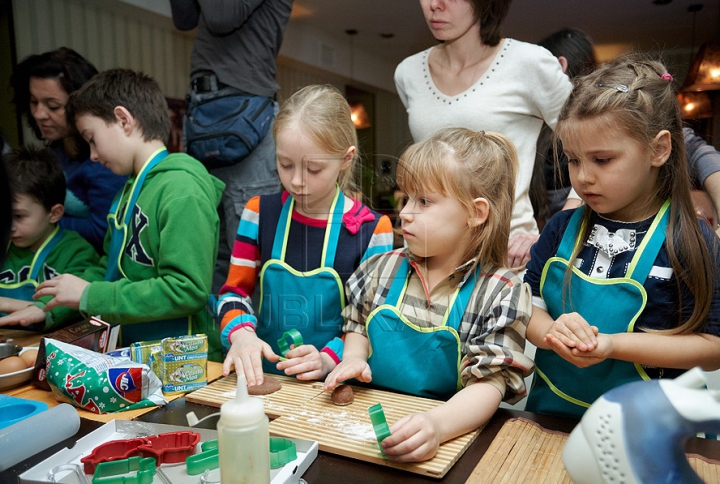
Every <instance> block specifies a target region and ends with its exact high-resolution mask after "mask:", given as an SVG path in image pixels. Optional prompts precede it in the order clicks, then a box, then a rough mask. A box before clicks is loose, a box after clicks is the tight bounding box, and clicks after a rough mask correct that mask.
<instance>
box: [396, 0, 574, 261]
mask: <svg viewBox="0 0 720 484" xmlns="http://www.w3.org/2000/svg"><path fill="white" fill-rule="evenodd" d="M510 2H511V0H420V5H421V7H422V9H423V13H424V14H425V20H426V22H427V24H428V27H429V28H430V31H431V32H432V33H433V35H434V36H435V38H436V39H437V40H439V41H440V42H441V43H440V44H439V45H436V46H434V47H431V48H430V49H427V50H425V51H423V52H420V53H418V54H415V55H413V56H410V57H408V58H407V59H405V60H403V61H402V62H401V63H400V64H399V65H398V67H397V69H396V70H395V85H396V87H397V91H398V94H399V95H400V99H401V100H402V102H403V104H404V105H405V108H406V109H407V112H408V117H409V125H410V132H411V133H412V136H413V139H414V140H415V142H418V141H421V140H424V139H426V138H429V137H430V136H431V135H432V134H433V133H434V132H435V131H437V130H438V129H440V128H445V127H465V128H469V129H473V130H476V131H495V132H499V133H502V134H504V135H506V136H508V137H509V138H510V139H511V140H512V141H513V143H515V146H516V147H517V151H518V157H519V161H520V166H519V171H518V178H517V181H516V186H515V204H514V206H513V215H512V222H511V232H510V240H509V243H508V247H509V257H508V266H509V267H520V266H522V265H524V264H525V263H526V262H527V261H528V260H529V258H530V246H531V245H532V244H533V243H534V242H535V241H536V240H537V237H538V235H537V234H538V229H537V225H536V223H535V219H534V218H533V210H532V205H531V204H530V199H529V197H528V189H529V186H530V178H531V176H532V171H533V163H534V160H535V146H536V142H537V138H538V134H539V133H540V128H541V127H542V124H543V121H544V122H545V123H547V124H548V125H549V126H550V127H551V128H553V129H554V128H555V123H556V122H557V116H558V113H559V112H560V108H561V107H562V105H563V103H564V102H565V99H566V98H567V96H568V94H569V93H570V90H571V84H570V81H569V80H568V78H567V76H565V75H564V74H563V72H562V69H561V68H560V64H559V63H558V61H557V59H556V58H555V57H553V55H552V54H550V52H548V51H547V50H545V49H543V48H542V47H538V46H536V45H533V44H528V43H525V42H520V41H517V40H513V39H507V38H505V39H504V38H502V37H501V35H500V25H501V23H502V21H503V20H504V18H505V16H506V14H507V11H508V9H509V7H510Z"/></svg>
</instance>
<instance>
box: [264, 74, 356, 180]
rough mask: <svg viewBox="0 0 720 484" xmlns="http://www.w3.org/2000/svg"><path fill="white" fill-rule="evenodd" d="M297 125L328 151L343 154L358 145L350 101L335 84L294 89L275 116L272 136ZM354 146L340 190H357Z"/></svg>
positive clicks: (342, 172) (340, 177)
mask: <svg viewBox="0 0 720 484" xmlns="http://www.w3.org/2000/svg"><path fill="white" fill-rule="evenodd" d="M293 126H298V127H300V129H302V130H303V133H304V134H305V135H307V136H309V137H310V138H311V139H312V140H313V141H314V142H315V143H316V144H317V145H318V146H319V147H320V148H322V149H323V150H324V151H326V152H327V153H329V154H331V155H338V156H339V157H343V156H345V153H346V152H347V150H348V148H350V147H351V146H355V147H357V145H358V139H357V132H356V131H355V125H354V124H353V122H352V118H351V117H350V105H349V104H348V102H347V100H346V99H345V97H343V95H342V94H341V93H340V91H338V90H337V89H336V88H335V87H333V86H330V85H324V86H321V85H311V86H306V87H303V88H302V89H300V90H298V91H296V92H295V93H294V94H293V95H292V96H290V98H289V99H288V100H287V101H285V103H283V105H282V107H281V108H280V112H279V113H278V115H277V117H276V118H275V125H274V126H273V136H274V137H275V139H277V136H278V133H279V132H280V131H281V130H283V129H285V128H287V127H293ZM357 158H358V155H357V150H356V152H355V155H353V158H352V161H351V162H350V166H348V167H347V168H346V169H344V170H342V171H341V172H340V175H339V176H338V184H339V185H340V189H341V190H343V192H352V191H355V190H357V187H356V185H355V176H354V173H355V166H356V164H357Z"/></svg>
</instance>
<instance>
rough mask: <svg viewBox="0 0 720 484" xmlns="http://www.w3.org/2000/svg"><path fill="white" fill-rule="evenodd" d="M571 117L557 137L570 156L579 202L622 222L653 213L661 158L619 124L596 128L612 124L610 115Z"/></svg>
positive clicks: (661, 162)
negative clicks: (570, 126) (568, 127)
mask: <svg viewBox="0 0 720 484" xmlns="http://www.w3.org/2000/svg"><path fill="white" fill-rule="evenodd" d="M603 116H610V115H603ZM571 122H573V123H574V126H575V130H574V131H572V132H571V133H568V135H566V136H564V137H563V150H564V151H565V154H566V155H567V157H568V159H569V161H570V163H569V171H570V181H571V182H572V186H573V188H575V190H576V191H577V192H578V195H580V197H581V198H582V199H583V200H584V201H585V203H587V204H588V205H589V206H590V208H592V209H593V210H594V211H595V212H597V213H599V214H601V215H603V216H605V217H607V218H609V219H612V220H619V221H622V222H636V221H639V220H643V219H645V218H647V217H649V216H650V215H652V214H654V213H655V212H656V211H657V209H658V202H657V201H656V200H655V198H656V196H655V193H656V186H657V176H658V170H659V167H660V166H662V164H663V163H664V162H665V159H666V158H665V159H661V158H659V157H658V156H657V155H656V154H655V152H654V150H652V149H651V148H650V147H647V146H645V145H643V144H642V143H640V142H639V141H637V140H635V139H634V138H632V137H630V136H629V135H628V134H627V133H626V132H625V131H624V130H622V129H619V128H613V127H608V128H604V129H598V126H612V123H611V122H612V119H604V118H602V117H597V118H590V119H582V120H580V119H573V120H572V121H571ZM599 123H602V124H599ZM568 131H570V130H568ZM665 133H667V131H665Z"/></svg>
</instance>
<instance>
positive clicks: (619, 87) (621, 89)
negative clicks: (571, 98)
mask: <svg viewBox="0 0 720 484" xmlns="http://www.w3.org/2000/svg"><path fill="white" fill-rule="evenodd" d="M597 87H609V88H610V89H615V90H616V91H617V92H628V91H629V90H630V89H629V88H628V87H627V86H626V85H625V84H603V83H602V82H601V83H599V84H598V85H597Z"/></svg>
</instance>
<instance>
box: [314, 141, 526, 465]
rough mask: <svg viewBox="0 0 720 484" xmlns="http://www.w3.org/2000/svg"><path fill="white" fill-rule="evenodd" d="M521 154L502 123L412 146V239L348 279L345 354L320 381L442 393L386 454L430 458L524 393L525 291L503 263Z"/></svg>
mask: <svg viewBox="0 0 720 484" xmlns="http://www.w3.org/2000/svg"><path fill="white" fill-rule="evenodd" d="M516 164H517V159H516V154H515V149H514V147H513V145H512V143H511V142H510V140H509V139H508V138H507V137H505V136H503V135H500V134H497V133H478V132H474V131H470V130H467V129H462V128H456V129H445V130H441V131H439V132H438V133H436V134H435V135H434V136H433V137H431V138H430V139H428V140H426V141H424V142H421V143H417V144H415V145H413V146H411V147H410V148H408V150H407V151H406V152H405V153H404V154H403V156H402V157H401V159H400V162H399V165H398V185H399V186H400V187H401V189H402V190H403V191H404V192H406V193H407V194H408V202H407V204H406V205H405V207H404V208H403V210H402V211H401V212H400V219H401V222H402V230H403V236H404V238H405V242H406V244H407V247H406V248H405V249H400V250H395V251H393V252H389V253H386V254H381V255H378V256H376V257H373V258H370V259H368V260H367V261H365V262H363V263H362V264H361V265H360V267H359V268H358V270H357V271H355V273H354V274H353V275H352V277H351V278H350V279H349V280H348V282H347V284H346V292H347V294H348V299H349V304H348V306H347V307H346V308H345V310H344V311H343V316H344V317H345V319H346V323H345V325H344V326H343V331H345V352H344V355H343V361H342V362H341V363H340V364H339V365H338V366H337V367H336V368H335V369H334V370H333V372H332V373H331V374H330V375H329V376H328V377H327V379H326V380H325V389H326V390H328V391H329V390H332V389H334V388H335V387H336V386H337V385H338V384H339V383H341V382H342V381H345V380H350V379H353V378H354V379H356V380H358V381H360V382H363V383H366V384H369V385H370V386H372V387H376V388H381V389H383V390H388V391H394V392H401V393H407V394H411V395H416V396H419V397H425V398H433V399H439V400H442V401H443V402H444V403H442V404H440V405H439V406H437V407H436V408H434V409H433V410H431V411H429V412H426V413H418V414H413V415H411V416H408V417H406V418H403V419H401V420H399V421H398V422H395V423H394V424H393V425H392V426H391V427H390V431H391V436H390V437H387V438H386V439H385V440H383V442H382V451H383V452H384V453H385V455H387V456H388V458H390V459H399V460H403V461H422V460H426V459H429V458H431V457H433V456H434V455H435V453H436V452H437V449H438V446H439V445H440V444H441V443H442V442H445V441H447V440H449V439H452V438H454V437H457V436H458V435H462V434H463V433H465V432H469V431H471V430H473V429H476V428H478V427H479V426H481V425H482V424H484V423H485V422H486V421H487V419H489V418H490V416H492V414H493V413H494V411H495V410H496V409H497V408H498V406H499V404H500V402H501V401H502V400H505V401H508V402H510V403H512V402H515V401H518V400H520V399H522V398H523V397H524V396H525V394H526V391H525V382H524V379H523V378H524V377H526V376H528V375H529V374H530V372H531V371H532V367H533V363H532V360H530V359H529V358H528V357H527V356H525V354H524V352H523V350H524V346H525V327H526V325H527V322H528V320H529V318H530V311H531V309H532V306H531V298H530V292H529V288H528V287H527V286H526V285H525V284H523V283H522V282H521V281H520V279H519V278H518V277H517V275H516V274H514V273H513V272H512V271H510V270H509V269H507V268H505V267H504V265H505V264H506V263H507V254H508V239H507V234H508V233H509V227H510V217H511V206H512V200H513V188H514V175H515V169H516V166H517V165H516ZM480 173H483V174H484V176H482V177H481V176H475V175H479V174H480Z"/></svg>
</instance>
